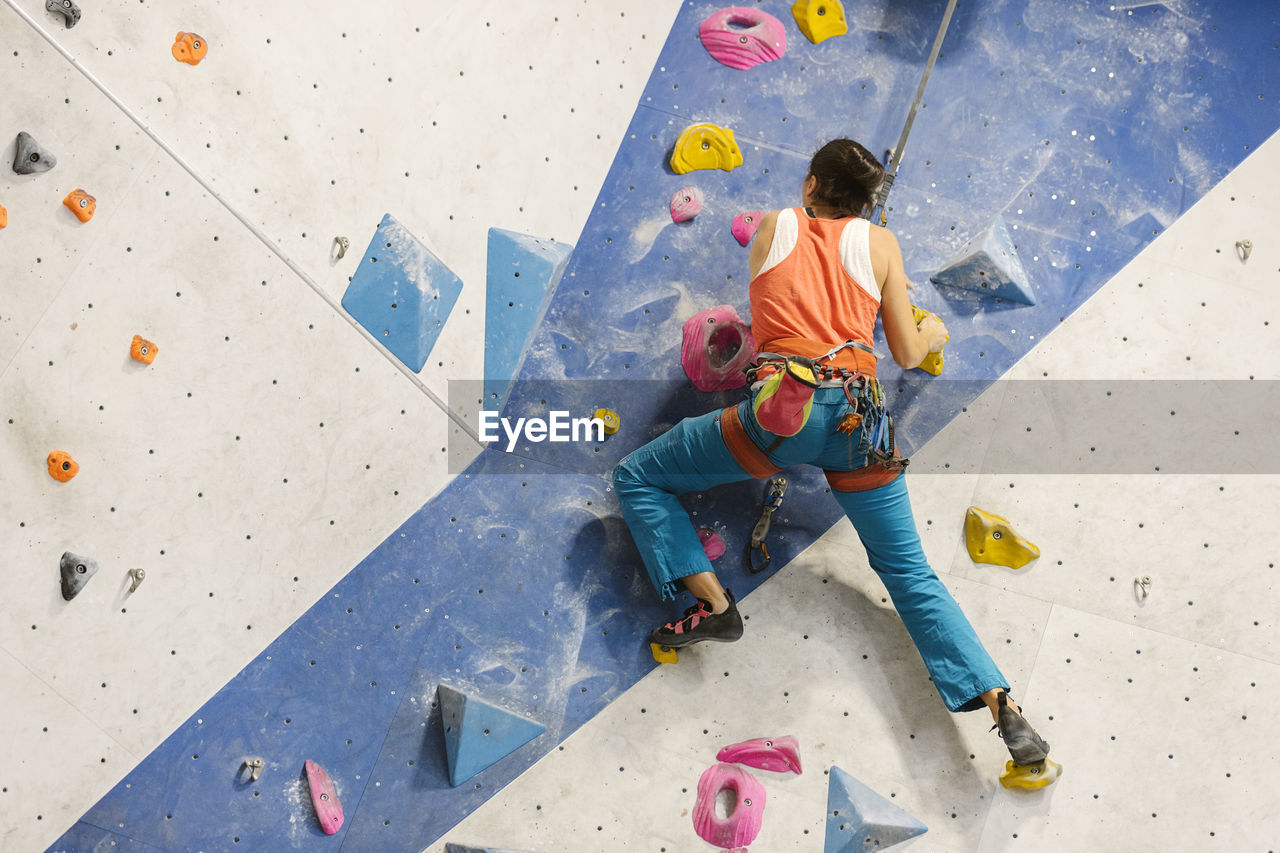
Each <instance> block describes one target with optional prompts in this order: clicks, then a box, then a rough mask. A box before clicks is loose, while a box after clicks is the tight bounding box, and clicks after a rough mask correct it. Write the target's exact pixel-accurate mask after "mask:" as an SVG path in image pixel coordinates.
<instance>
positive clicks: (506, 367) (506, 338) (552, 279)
mask: <svg viewBox="0 0 1280 853" xmlns="http://www.w3.org/2000/svg"><path fill="white" fill-rule="evenodd" d="M572 253H573V247H572V246H569V245H566V244H564V243H554V242H552V241H550V240H539V239H538V238H536V237H530V236H528V235H527V234H519V233H517V232H515V231H504V230H502V229H501V228H490V229H489V256H488V261H487V267H486V272H485V276H486V288H485V309H484V376H485V380H484V407H485V408H486V409H490V410H492V411H499V410H501V409H502V405H503V403H505V402H506V399H507V393H508V392H509V391H510V390H511V381H512V379H514V378H515V376H516V375H517V374H518V373H519V371H520V365H521V363H522V362H523V361H524V354H525V351H526V350H527V349H528V346H529V340H530V338H531V337H532V336H533V331H534V329H536V328H538V326H539V325H540V324H541V323H542V317H543V315H544V314H546V312H547V305H548V303H550V301H551V294H552V293H554V292H555V289H556V284H558V283H559V281H560V276H561V275H562V274H563V273H564V268H565V265H566V264H568V263H569V255H570V254H572Z"/></svg>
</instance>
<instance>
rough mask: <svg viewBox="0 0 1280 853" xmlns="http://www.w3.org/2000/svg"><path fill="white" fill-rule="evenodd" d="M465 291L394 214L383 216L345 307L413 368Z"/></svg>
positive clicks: (421, 362) (423, 359) (419, 366)
mask: <svg viewBox="0 0 1280 853" xmlns="http://www.w3.org/2000/svg"><path fill="white" fill-rule="evenodd" d="M461 292H462V280H461V279H459V278H458V277H457V276H456V275H454V274H453V272H452V271H451V270H450V269H449V268H448V267H446V266H445V265H444V262H442V261H441V260H440V259H439V258H437V257H436V256H435V255H434V254H432V253H431V250H430V249H428V248H427V247H426V246H424V245H423V244H422V241H421V240H419V239H418V238H417V237H415V236H413V234H411V233H410V232H409V230H408V229H406V228H405V227H404V226H403V225H401V224H400V223H399V222H398V221H396V218H395V217H394V216H392V215H391V214H389V213H388V214H387V215H386V216H384V217H382V222H381V223H380V224H379V225H378V230H377V231H375V232H374V235H373V239H372V240H371V241H369V248H368V249H367V250H366V251H365V253H364V257H363V258H361V259H360V266H359V267H357V268H356V273H355V275H354V276H352V278H351V283H350V284H349V285H347V292H346V293H344V294H343V296H342V307H343V308H345V309H347V312H348V313H349V314H350V315H351V316H352V317H354V318H355V319H356V321H357V322H358V323H359V324H360V325H361V326H364V327H365V329H366V330H367V331H368V332H369V334H371V335H373V336H374V337H375V338H377V339H378V340H379V341H380V342H381V343H382V345H383V346H385V347H386V348H387V349H388V350H390V351H391V354H392V355H394V356H395V357H396V358H398V359H400V361H402V362H404V364H405V365H406V366H408V367H409V368H410V369H411V370H413V371H414V372H415V373H416V372H418V371H420V370H422V367H423V365H425V364H426V363H427V356H428V355H429V354H430V353H431V348H432V347H433V346H435V343H436V338H438V337H440V331H441V330H442V329H443V328H444V323H445V321H446V320H448V319H449V312H450V311H452V310H453V305H454V303H455V302H457V301H458V294H459V293H461Z"/></svg>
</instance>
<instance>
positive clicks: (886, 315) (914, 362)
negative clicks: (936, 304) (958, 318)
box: [871, 225, 947, 369]
mask: <svg viewBox="0 0 1280 853" xmlns="http://www.w3.org/2000/svg"><path fill="white" fill-rule="evenodd" d="M871 266H872V268H873V269H874V270H875V274H876V283H877V284H878V285H879V286H880V321H881V324H882V325H883V326H884V337H885V340H886V341H887V342H888V344H889V352H891V353H893V360H894V361H895V362H897V364H898V366H899V367H902V368H904V369H909V368H912V367H916V366H918V365H919V364H920V362H922V361H924V359H925V356H927V355H928V354H929V353H931V352H941V351H942V347H943V345H944V344H945V343H946V341H947V327H946V326H944V325H942V321H940V320H937V319H934V318H933V317H926V318H925V319H924V320H923V321H921V323H920V326H919V327H917V326H916V323H915V318H914V317H913V316H912V313H911V299H910V297H908V296H907V286H908V282H907V273H906V270H905V269H904V268H903V264H902V250H901V249H900V248H899V247H898V239H897V238H896V237H894V236H893V232H891V231H890V230H889V229H887V228H881V227H880V226H878V225H872V226H871Z"/></svg>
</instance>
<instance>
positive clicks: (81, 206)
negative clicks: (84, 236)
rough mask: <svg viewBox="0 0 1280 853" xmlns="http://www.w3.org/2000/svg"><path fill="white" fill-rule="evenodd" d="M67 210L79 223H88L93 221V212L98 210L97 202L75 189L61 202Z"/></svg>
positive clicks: (85, 193) (82, 191)
mask: <svg viewBox="0 0 1280 853" xmlns="http://www.w3.org/2000/svg"><path fill="white" fill-rule="evenodd" d="M62 203H63V204H65V205H66V206H67V209H68V210H70V211H71V212H72V213H74V214H75V215H76V219H79V220H80V221H81V222H88V221H89V220H90V219H93V212H94V211H95V210H97V209H98V200H97V199H96V198H94V197H93V196H91V195H89V194H88V193H87V192H85V191H84V190H80V189H76V190H72V191H71V192H70V193H68V194H67V197H66V198H64V199H63V200H62Z"/></svg>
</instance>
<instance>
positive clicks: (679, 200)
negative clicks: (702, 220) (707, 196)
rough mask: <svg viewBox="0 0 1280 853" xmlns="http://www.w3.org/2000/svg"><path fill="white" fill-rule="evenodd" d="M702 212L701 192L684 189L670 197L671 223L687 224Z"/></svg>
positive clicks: (695, 189)
mask: <svg viewBox="0 0 1280 853" xmlns="http://www.w3.org/2000/svg"><path fill="white" fill-rule="evenodd" d="M701 212H702V190H700V189H698V188H697V187H685V188H684V189H682V190H677V191H676V194H675V195H673V196H672V197H671V221H672V222H688V221H689V220H690V219H693V217H695V216H697V215H698V214H699V213H701Z"/></svg>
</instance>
